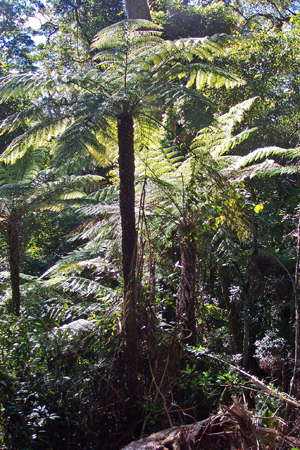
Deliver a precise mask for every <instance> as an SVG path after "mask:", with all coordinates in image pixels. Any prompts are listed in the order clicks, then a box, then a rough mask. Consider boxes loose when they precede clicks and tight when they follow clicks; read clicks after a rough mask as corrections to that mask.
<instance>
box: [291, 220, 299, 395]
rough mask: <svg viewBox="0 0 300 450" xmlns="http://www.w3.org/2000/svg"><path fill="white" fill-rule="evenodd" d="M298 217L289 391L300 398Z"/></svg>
mask: <svg viewBox="0 0 300 450" xmlns="http://www.w3.org/2000/svg"><path fill="white" fill-rule="evenodd" d="M299 277H300V219H299V221H298V229H297V247H296V267H295V279H294V298H295V341H294V342H295V354H294V368H293V376H292V379H291V383H290V392H291V393H292V394H293V393H294V394H295V395H296V397H297V398H300V281H299Z"/></svg>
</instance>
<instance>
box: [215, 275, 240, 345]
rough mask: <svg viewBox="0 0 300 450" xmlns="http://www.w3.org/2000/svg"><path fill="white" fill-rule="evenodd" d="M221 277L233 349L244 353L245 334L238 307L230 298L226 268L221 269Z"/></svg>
mask: <svg viewBox="0 0 300 450" xmlns="http://www.w3.org/2000/svg"><path fill="white" fill-rule="evenodd" d="M220 279H221V287H222V294H223V298H224V302H225V305H226V309H227V313H228V324H229V330H230V334H231V339H230V340H231V350H232V352H233V353H242V350H243V336H242V332H241V330H242V326H241V322H240V318H239V315H238V313H237V310H236V307H235V305H234V303H232V301H231V299H230V282H229V278H228V273H227V270H226V269H223V270H222V269H221V270H220Z"/></svg>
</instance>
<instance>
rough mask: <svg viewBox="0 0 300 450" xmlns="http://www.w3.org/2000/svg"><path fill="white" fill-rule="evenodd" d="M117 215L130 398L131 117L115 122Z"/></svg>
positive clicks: (133, 374) (133, 371) (133, 351)
mask: <svg viewBox="0 0 300 450" xmlns="http://www.w3.org/2000/svg"><path fill="white" fill-rule="evenodd" d="M118 144H119V175H120V199H119V201H120V214H121V227H122V264H123V276H124V332H125V339H126V351H125V360H126V366H127V367H126V371H127V375H128V376H127V379H128V389H129V392H130V393H131V395H132V396H134V392H135V390H136V386H137V357H138V354H137V353H138V351H137V322H136V286H135V265H136V250H137V249H136V246H137V232H136V225H135V188H134V171H135V167H134V130H133V117H132V115H131V114H123V115H121V116H120V117H119V119H118Z"/></svg>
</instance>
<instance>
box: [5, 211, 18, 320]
mask: <svg viewBox="0 0 300 450" xmlns="http://www.w3.org/2000/svg"><path fill="white" fill-rule="evenodd" d="M7 242H8V251H9V270H10V283H11V292H12V298H11V310H12V312H13V313H14V314H15V315H16V316H19V315H20V307H21V293H20V221H19V217H18V215H16V214H11V215H10V217H9V218H8V222H7Z"/></svg>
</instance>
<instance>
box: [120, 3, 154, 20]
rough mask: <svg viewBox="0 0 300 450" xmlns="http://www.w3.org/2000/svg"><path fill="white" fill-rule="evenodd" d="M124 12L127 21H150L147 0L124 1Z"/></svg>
mask: <svg viewBox="0 0 300 450" xmlns="http://www.w3.org/2000/svg"><path fill="white" fill-rule="evenodd" d="M125 10H126V15H127V17H128V19H145V20H151V14H150V9H149V5H148V1H147V0H125Z"/></svg>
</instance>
